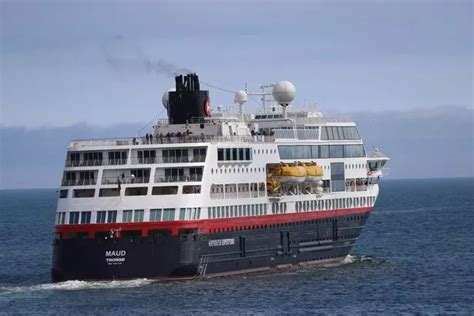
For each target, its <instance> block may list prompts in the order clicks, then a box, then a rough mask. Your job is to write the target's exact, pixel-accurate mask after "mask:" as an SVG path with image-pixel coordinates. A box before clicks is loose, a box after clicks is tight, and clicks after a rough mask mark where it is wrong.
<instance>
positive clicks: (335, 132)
mask: <svg viewBox="0 0 474 316" xmlns="http://www.w3.org/2000/svg"><path fill="white" fill-rule="evenodd" d="M321 139H322V140H343V139H346V140H355V139H360V135H359V132H358V131H357V127H355V126H324V127H322V128H321Z"/></svg>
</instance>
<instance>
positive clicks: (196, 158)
mask: <svg viewBox="0 0 474 316" xmlns="http://www.w3.org/2000/svg"><path fill="white" fill-rule="evenodd" d="M159 154H161V156H160V155H159ZM132 155H133V156H132V163H140V164H143V163H145V164H153V163H179V162H204V161H205V160H206V148H192V149H191V148H189V149H188V148H177V149H163V150H155V149H149V150H137V151H133V152H132Z"/></svg>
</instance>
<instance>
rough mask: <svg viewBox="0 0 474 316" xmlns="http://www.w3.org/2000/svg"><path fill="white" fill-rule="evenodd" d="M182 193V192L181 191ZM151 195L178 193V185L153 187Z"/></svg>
mask: <svg viewBox="0 0 474 316" xmlns="http://www.w3.org/2000/svg"><path fill="white" fill-rule="evenodd" d="M183 193H184V192H183ZM151 194H152V195H172V194H178V186H168V187H153V190H152V191H151Z"/></svg>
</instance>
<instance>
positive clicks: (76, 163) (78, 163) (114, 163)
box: [66, 159, 127, 167]
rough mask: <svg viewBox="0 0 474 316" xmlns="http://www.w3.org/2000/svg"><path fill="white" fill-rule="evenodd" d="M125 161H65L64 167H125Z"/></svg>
mask: <svg viewBox="0 0 474 316" xmlns="http://www.w3.org/2000/svg"><path fill="white" fill-rule="evenodd" d="M126 164H127V159H95V160H66V167H90V166H117V165H126Z"/></svg>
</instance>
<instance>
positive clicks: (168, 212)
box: [163, 208, 175, 221]
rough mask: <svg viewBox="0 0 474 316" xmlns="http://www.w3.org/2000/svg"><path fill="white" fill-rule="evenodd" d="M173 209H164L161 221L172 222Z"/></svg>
mask: <svg viewBox="0 0 474 316" xmlns="http://www.w3.org/2000/svg"><path fill="white" fill-rule="evenodd" d="M174 214H175V209H174V208H165V209H164V210H163V221H174V216H175V215H174Z"/></svg>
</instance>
